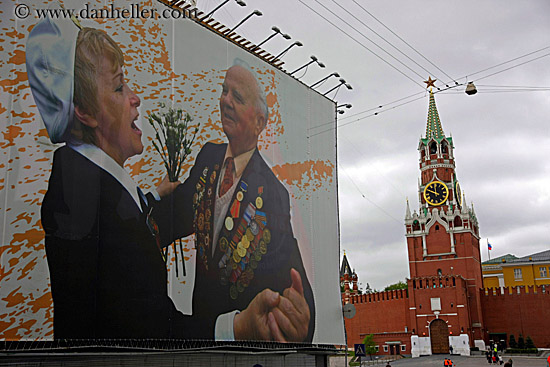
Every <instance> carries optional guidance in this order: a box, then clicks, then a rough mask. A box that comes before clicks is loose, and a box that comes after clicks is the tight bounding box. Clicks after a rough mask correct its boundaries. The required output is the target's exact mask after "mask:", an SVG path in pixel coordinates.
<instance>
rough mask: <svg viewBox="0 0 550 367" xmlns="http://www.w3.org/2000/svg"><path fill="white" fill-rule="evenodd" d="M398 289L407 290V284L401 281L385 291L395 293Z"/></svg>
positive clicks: (389, 286)
mask: <svg viewBox="0 0 550 367" xmlns="http://www.w3.org/2000/svg"><path fill="white" fill-rule="evenodd" d="M397 289H407V282H403V281H402V280H400V281H399V282H397V283H395V284H390V285H388V286H387V287H386V288H384V291H393V290H397Z"/></svg>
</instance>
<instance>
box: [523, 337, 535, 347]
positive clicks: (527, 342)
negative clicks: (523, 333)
mask: <svg viewBox="0 0 550 367" xmlns="http://www.w3.org/2000/svg"><path fill="white" fill-rule="evenodd" d="M525 348H527V349H533V348H536V347H535V343H533V339H531V337H530V336H529V335H527V339H525Z"/></svg>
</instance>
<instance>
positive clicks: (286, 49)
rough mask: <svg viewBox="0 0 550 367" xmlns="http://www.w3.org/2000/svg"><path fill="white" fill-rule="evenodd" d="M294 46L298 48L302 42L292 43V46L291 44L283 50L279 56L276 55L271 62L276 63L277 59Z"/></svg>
mask: <svg viewBox="0 0 550 367" xmlns="http://www.w3.org/2000/svg"><path fill="white" fill-rule="evenodd" d="M294 46H298V47H302V46H303V44H302V42H300V41H294V43H293V44H291V45H290V46H288V47H287V48H285V49H284V50H283V52H281V53H280V54H278V55H277V56H275V57H274V58H273V59H272V60H271V61H272V62H274V61H277V60H278V59H279V57H281V56H282V55H284V54H285V53H286V52H287V51H288V50H290V49H291V48H292V47H294Z"/></svg>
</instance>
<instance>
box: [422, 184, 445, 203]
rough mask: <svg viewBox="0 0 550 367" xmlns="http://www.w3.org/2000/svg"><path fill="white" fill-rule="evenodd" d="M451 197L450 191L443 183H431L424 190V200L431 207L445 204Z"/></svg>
mask: <svg viewBox="0 0 550 367" xmlns="http://www.w3.org/2000/svg"><path fill="white" fill-rule="evenodd" d="M448 197H449V189H448V188H447V185H445V184H444V183H443V182H441V181H433V182H430V183H429V184H428V185H427V186H426V188H425V189H424V199H426V202H427V203H428V204H430V205H433V206H437V205H441V204H443V203H444V202H445V201H446V200H447V198H448Z"/></svg>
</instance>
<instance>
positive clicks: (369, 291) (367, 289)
mask: <svg viewBox="0 0 550 367" xmlns="http://www.w3.org/2000/svg"><path fill="white" fill-rule="evenodd" d="M370 293H372V288H371V287H370V284H369V283H367V286H366V287H365V294H370Z"/></svg>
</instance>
